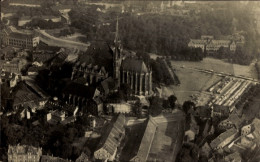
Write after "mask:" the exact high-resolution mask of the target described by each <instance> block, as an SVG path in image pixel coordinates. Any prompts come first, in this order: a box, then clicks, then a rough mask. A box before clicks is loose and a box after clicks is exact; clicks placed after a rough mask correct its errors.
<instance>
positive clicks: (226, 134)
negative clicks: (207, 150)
mask: <svg viewBox="0 0 260 162" xmlns="http://www.w3.org/2000/svg"><path fill="white" fill-rule="evenodd" d="M235 133H237V130H236V129H235V128H230V129H228V130H227V131H225V132H223V133H221V134H220V135H219V136H218V137H217V138H215V139H214V140H213V141H212V142H211V143H210V146H211V148H213V149H214V148H216V147H217V146H218V145H219V144H220V143H222V142H223V141H224V140H226V139H227V138H228V137H230V136H232V135H234V134H235Z"/></svg>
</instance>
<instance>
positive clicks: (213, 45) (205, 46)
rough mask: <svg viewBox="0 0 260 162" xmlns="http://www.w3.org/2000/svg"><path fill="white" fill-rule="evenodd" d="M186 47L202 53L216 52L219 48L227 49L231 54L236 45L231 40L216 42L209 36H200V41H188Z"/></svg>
mask: <svg viewBox="0 0 260 162" xmlns="http://www.w3.org/2000/svg"><path fill="white" fill-rule="evenodd" d="M188 47H191V48H201V49H202V51H205V50H206V51H207V52H216V51H218V50H219V49H220V47H224V48H227V49H229V50H230V51H231V52H234V51H235V50H236V43H235V41H233V40H231V39H223V40H217V39H214V37H213V36H211V35H202V36H201V39H190V42H189V43H188Z"/></svg>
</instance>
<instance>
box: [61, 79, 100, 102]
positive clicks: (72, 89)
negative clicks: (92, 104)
mask: <svg viewBox="0 0 260 162" xmlns="http://www.w3.org/2000/svg"><path fill="white" fill-rule="evenodd" d="M95 92H96V88H95V87H93V86H85V85H82V84H78V83H73V82H72V83H70V84H69V85H68V86H67V87H65V89H64V90H63V93H65V94H72V95H77V96H80V97H86V98H88V99H92V98H93V97H94V94H95Z"/></svg>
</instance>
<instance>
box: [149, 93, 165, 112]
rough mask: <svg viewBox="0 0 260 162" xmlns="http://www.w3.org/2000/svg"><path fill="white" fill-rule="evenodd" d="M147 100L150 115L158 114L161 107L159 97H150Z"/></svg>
mask: <svg viewBox="0 0 260 162" xmlns="http://www.w3.org/2000/svg"><path fill="white" fill-rule="evenodd" d="M149 101H150V108H149V114H150V115H152V116H157V115H160V114H161V112H162V109H163V107H162V99H160V98H159V97H151V98H150V99H149Z"/></svg>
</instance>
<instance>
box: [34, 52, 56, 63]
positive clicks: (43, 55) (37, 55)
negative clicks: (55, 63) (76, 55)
mask: <svg viewBox="0 0 260 162" xmlns="http://www.w3.org/2000/svg"><path fill="white" fill-rule="evenodd" d="M55 55H56V54H55V53H53V52H52V53H48V52H34V53H33V54H32V56H33V61H38V62H43V63H44V62H46V61H48V60H50V59H51V58H53V57H54V56H55Z"/></svg>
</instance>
